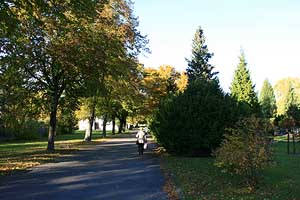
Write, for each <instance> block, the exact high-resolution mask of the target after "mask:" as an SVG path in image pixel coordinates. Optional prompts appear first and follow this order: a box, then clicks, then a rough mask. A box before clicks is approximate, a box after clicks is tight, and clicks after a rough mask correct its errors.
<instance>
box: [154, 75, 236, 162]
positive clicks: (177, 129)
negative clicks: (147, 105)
mask: <svg viewBox="0 0 300 200" xmlns="http://www.w3.org/2000/svg"><path fill="white" fill-rule="evenodd" d="M234 105H235V104H234V103H233V102H232V101H231V99H230V97H228V96H227V95H225V94H224V93H223V91H222V90H221V89H220V86H219V84H218V82H217V81H201V80H197V81H194V82H192V83H190V84H189V86H188V88H187V89H186V90H185V91H184V93H181V94H179V95H177V96H173V97H170V98H168V99H165V100H164V101H162V102H161V104H160V107H159V111H158V113H157V114H156V117H155V118H154V120H153V122H152V124H151V126H150V128H151V130H152V131H153V133H154V135H155V136H156V138H157V140H158V142H159V143H160V144H161V145H162V146H163V147H164V148H165V149H166V150H167V151H168V152H169V153H173V154H182V155H190V156H208V155H210V154H211V152H212V150H214V149H215V148H216V147H218V146H219V145H220V143H221V140H222V136H223V133H224V129H225V127H227V126H229V125H230V124H232V121H234V119H235V118H236V117H235V116H234V112H233V109H232V108H233V107H234Z"/></svg>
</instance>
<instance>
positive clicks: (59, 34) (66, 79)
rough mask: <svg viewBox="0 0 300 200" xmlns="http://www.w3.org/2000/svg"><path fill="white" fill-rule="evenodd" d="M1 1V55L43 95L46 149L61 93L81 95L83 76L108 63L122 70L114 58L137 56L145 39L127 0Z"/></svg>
mask: <svg viewBox="0 0 300 200" xmlns="http://www.w3.org/2000/svg"><path fill="white" fill-rule="evenodd" d="M0 5H1V8H3V9H4V10H1V11H2V12H1V14H3V15H4V18H1V23H0V24H1V27H3V31H2V30H1V40H0V42H1V52H0V58H1V61H3V62H5V63H6V65H9V66H18V67H19V70H21V71H22V73H23V74H26V77H28V78H27V83H26V84H27V86H30V87H31V88H33V89H35V90H38V91H40V92H42V93H43V94H44V96H46V97H47V99H48V101H47V102H48V105H47V109H48V112H49V115H50V123H49V136H48V147H47V149H48V150H54V136H55V132H56V124H57V110H58V106H59V104H60V103H61V95H62V94H63V93H68V95H69V94H70V95H71V94H73V95H78V96H81V95H80V94H79V93H80V92H82V87H83V86H84V83H85V81H86V80H88V79H90V78H91V76H92V75H93V73H94V72H99V71H101V72H103V71H105V70H106V69H107V68H106V66H109V68H111V71H113V70H115V69H118V70H120V71H121V70H122V68H114V67H115V65H119V64H120V62H114V60H115V59H117V60H118V58H120V59H121V60H122V61H124V62H128V60H130V61H136V60H137V59H136V57H137V55H138V53H139V52H140V51H141V50H142V49H143V48H144V46H145V43H146V42H147V41H146V39H145V37H143V36H141V34H140V33H139V32H138V30H137V26H138V21H137V20H136V18H135V17H134V16H133V15H132V8H131V3H130V2H128V1H126V0H112V1H109V2H108V1H104V0H103V1H93V0H88V1H81V0H79V1H59V2H58V1H55V2H52V1H38V0H34V1H4V2H1V4H0ZM111 6H113V8H112V9H113V10H114V11H115V12H106V13H105V15H104V16H103V15H101V14H102V13H103V12H102V11H103V10H104V9H103V8H110V7H111ZM20 13H21V14H20ZM112 19H113V20H112ZM12 21H14V22H16V23H17V26H15V25H13V24H11V22H12ZM111 24H112V25H111ZM108 25H111V26H108ZM108 27H110V28H108ZM116 30H119V31H116ZM108 50H110V51H108ZM103 57H104V58H110V59H103ZM91 58H92V59H91ZM110 62H112V63H114V64H113V65H111V64H109V63H110Z"/></svg>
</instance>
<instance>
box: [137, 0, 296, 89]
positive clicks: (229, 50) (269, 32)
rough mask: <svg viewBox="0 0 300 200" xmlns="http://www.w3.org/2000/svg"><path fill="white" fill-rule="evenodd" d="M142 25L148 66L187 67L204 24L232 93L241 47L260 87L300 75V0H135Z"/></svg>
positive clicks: (226, 86)
mask: <svg viewBox="0 0 300 200" xmlns="http://www.w3.org/2000/svg"><path fill="white" fill-rule="evenodd" d="M134 2H135V3H134V10H135V14H136V16H138V17H139V21H140V27H139V29H140V30H141V32H142V33H143V34H146V35H148V39H149V40H150V43H149V47H150V49H151V51H152V53H151V54H149V55H147V56H146V57H144V56H140V61H141V62H142V63H144V64H145V67H158V66H160V65H163V64H169V65H172V66H174V67H175V68H176V69H177V70H179V71H183V70H185V69H186V67H187V63H186V61H185V58H189V57H190V54H191V42H192V39H193V35H194V33H195V30H196V28H197V27H198V26H201V27H202V28H203V30H204V35H205V36H206V43H207V45H208V49H209V50H210V51H211V52H213V53H214V57H213V58H212V59H211V63H212V64H213V65H214V66H215V69H216V71H219V79H220V83H221V86H222V87H223V88H224V90H225V91H229V86H230V83H231V80H232V78H233V73H234V70H235V68H236V66H237V64H238V56H239V54H240V53H239V52H240V48H241V47H242V48H243V49H244V52H245V54H246V60H247V62H248V69H249V70H250V72H251V77H252V80H253V82H254V83H255V84H256V90H257V91H258V90H260V89H261V86H262V83H263V81H264V79H265V78H268V79H269V80H270V82H271V83H272V84H273V85H274V84H275V83H276V82H277V81H278V80H280V79H282V78H286V77H289V76H290V77H300V1H298V0H273V1H271V0H260V1H259V0H239V1H237V0H135V1H134Z"/></svg>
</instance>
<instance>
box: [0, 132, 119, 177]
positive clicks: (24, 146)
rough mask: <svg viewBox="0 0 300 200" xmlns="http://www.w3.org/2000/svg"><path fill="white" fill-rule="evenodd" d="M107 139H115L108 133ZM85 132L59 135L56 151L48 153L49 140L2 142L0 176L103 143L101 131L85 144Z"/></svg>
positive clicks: (56, 140)
mask: <svg viewBox="0 0 300 200" xmlns="http://www.w3.org/2000/svg"><path fill="white" fill-rule="evenodd" d="M107 137H108V138H109V137H114V136H113V135H112V134H111V131H107ZM83 138H84V131H75V134H66V135H57V136H56V137H55V151H54V152H48V151H47V150H46V148H47V138H41V139H35V140H23V141H9V142H0V176H3V175H7V174H10V173H13V172H15V171H19V170H25V169H27V168H30V167H32V166H36V165H40V164H43V163H46V162H52V161H53V160H54V159H56V158H58V157H60V156H62V155H64V154H70V153H74V152H76V151H79V150H81V149H83V148H85V147H87V146H89V145H95V144H99V143H101V142H103V141H104V140H105V139H103V138H102V133H101V132H100V131H93V142H84V141H83Z"/></svg>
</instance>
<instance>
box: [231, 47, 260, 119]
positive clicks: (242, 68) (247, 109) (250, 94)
mask: <svg viewBox="0 0 300 200" xmlns="http://www.w3.org/2000/svg"><path fill="white" fill-rule="evenodd" d="M239 59H240V62H239V64H238V66H237V69H236V70H235V72H234V77H233V81H232V83H231V87H230V91H231V96H232V97H233V98H234V99H235V100H236V101H237V102H238V103H239V105H240V106H241V107H240V108H241V112H242V113H241V114H242V115H243V116H249V115H251V114H258V113H259V104H258V98H257V94H256V92H255V91H254V88H255V85H254V84H253V83H252V80H251V77H250V72H249V70H248V69H247V67H246V66H247V62H246V59H245V54H244V52H243V51H242V50H241V55H240V57H239Z"/></svg>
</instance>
